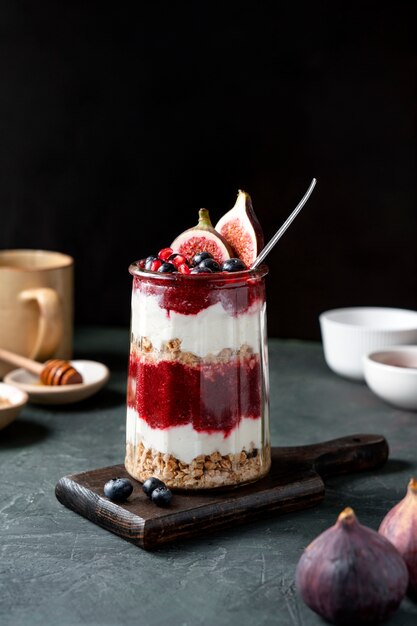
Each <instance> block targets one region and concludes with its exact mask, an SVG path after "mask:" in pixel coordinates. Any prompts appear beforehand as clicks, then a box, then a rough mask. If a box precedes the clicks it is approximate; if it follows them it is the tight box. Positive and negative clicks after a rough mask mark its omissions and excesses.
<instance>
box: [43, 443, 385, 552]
mask: <svg viewBox="0 0 417 626" xmlns="http://www.w3.org/2000/svg"><path fill="white" fill-rule="evenodd" d="M387 458H388V444H387V442H386V440H385V439H384V437H382V436H381V435H364V434H359V435H351V436H350V437H343V438H341V439H334V440H332V441H327V442H324V443H319V444H314V445H308V446H300V447H290V448H272V467H271V471H270V473H269V474H268V476H266V477H265V478H263V479H262V480H260V481H258V482H255V483H251V484H249V485H246V486H243V487H237V488H231V489H230V488H229V489H227V490H226V489H224V490H211V491H209V492H201V491H200V492H198V493H196V492H192V493H190V492H184V491H183V492H177V491H176V492H174V494H173V498H172V502H171V505H170V506H169V508H159V507H157V506H155V504H153V503H152V502H151V501H150V500H149V499H148V498H147V497H146V496H145V494H144V493H143V491H142V485H141V483H139V482H136V481H134V480H133V479H132V482H133V483H134V489H133V493H132V495H131V496H130V497H129V499H128V500H127V501H126V502H124V503H122V504H116V503H114V502H111V501H110V500H108V498H106V497H105V496H104V494H103V487H104V484H105V483H106V482H107V481H108V480H110V479H111V478H115V477H128V478H130V476H129V474H128V473H127V472H126V470H125V468H124V466H123V465H113V466H111V467H103V468H101V469H95V470H91V471H89V472H84V473H82V474H71V475H70V476H64V478H61V480H60V481H59V482H58V484H57V486H56V489H55V493H56V497H57V498H58V500H59V501H60V502H61V503H62V504H64V505H65V506H66V507H68V508H69V509H72V510H73V511H75V512H76V513H79V514H80V515H83V516H84V517H86V518H87V519H89V520H91V521H92V522H94V523H95V524H98V525H99V526H102V527H103V528H105V529H107V530H110V531H111V532H113V533H115V534H116V535H119V536H120V537H123V539H126V540H127V541H131V542H132V543H134V544H136V545H138V546H140V547H141V548H144V549H145V550H153V549H155V548H157V547H159V546H161V545H162V544H164V543H167V542H170V541H174V540H175V539H183V538H186V537H197V536H199V535H202V534H205V533H207V532H209V531H210V532H211V531H215V530H218V529H221V528H225V527H228V526H232V525H236V524H240V523H244V522H248V521H253V520H256V519H260V518H264V517H265V516H266V515H267V514H271V513H287V512H289V511H296V510H298V509H304V508H307V507H311V506H314V505H315V504H318V503H319V502H321V500H322V499H323V497H324V483H323V477H326V476H334V475H337V474H346V473H349V472H360V471H363V470H369V469H374V468H376V467H379V466H381V465H383V464H384V463H385V461H386V460H387Z"/></svg>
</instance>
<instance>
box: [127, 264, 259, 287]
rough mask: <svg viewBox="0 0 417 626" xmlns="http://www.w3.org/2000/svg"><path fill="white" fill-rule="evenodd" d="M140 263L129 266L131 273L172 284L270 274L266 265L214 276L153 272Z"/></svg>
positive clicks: (245, 278) (214, 281) (231, 280)
mask: <svg viewBox="0 0 417 626" xmlns="http://www.w3.org/2000/svg"><path fill="white" fill-rule="evenodd" d="M139 263H140V261H134V262H133V263H131V264H130V265H129V273H130V274H131V275H132V276H138V277H139V278H147V279H150V280H152V279H153V280H166V281H170V282H177V281H178V282H180V281H186V280H192V281H201V282H204V281H207V282H213V283H222V282H236V281H237V280H242V281H246V280H247V279H251V278H252V279H253V278H257V279H261V278H263V277H264V276H266V275H267V274H268V272H269V268H268V266H267V265H266V264H265V263H262V265H260V266H259V267H256V268H254V269H247V270H241V271H239V272H213V273H212V274H181V272H172V273H169V272H167V273H166V274H165V273H162V272H160V273H159V272H153V271H152V270H145V269H142V268H140V267H139V265H138V264H139Z"/></svg>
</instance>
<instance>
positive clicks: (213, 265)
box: [198, 259, 220, 272]
mask: <svg viewBox="0 0 417 626" xmlns="http://www.w3.org/2000/svg"><path fill="white" fill-rule="evenodd" d="M198 267H204V268H205V269H206V268H208V269H209V270H211V271H212V272H220V265H219V264H218V263H217V261H215V260H214V259H203V260H202V261H201V263H199V264H198Z"/></svg>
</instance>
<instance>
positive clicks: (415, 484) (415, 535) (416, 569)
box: [379, 478, 417, 597]
mask: <svg viewBox="0 0 417 626" xmlns="http://www.w3.org/2000/svg"><path fill="white" fill-rule="evenodd" d="M379 532H380V533H381V535H383V536H384V537H385V538H386V539H388V540H389V541H390V542H391V543H393V544H394V546H395V547H396V548H397V550H398V552H399V553H400V554H401V556H402V557H403V559H404V561H405V563H406V565H407V568H408V574H409V577H410V580H409V587H408V590H409V593H410V595H412V596H415V597H417V479H416V478H411V480H410V482H409V483H408V488H407V493H406V495H405V497H404V498H403V499H402V500H400V502H398V504H396V505H395V506H394V507H393V508H392V509H391V510H390V511H389V512H388V513H387V514H386V516H385V517H384V519H383V520H382V522H381V526H380V527H379Z"/></svg>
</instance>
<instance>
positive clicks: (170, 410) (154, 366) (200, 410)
mask: <svg viewBox="0 0 417 626" xmlns="http://www.w3.org/2000/svg"><path fill="white" fill-rule="evenodd" d="M134 381H135V382H134ZM135 383H136V384H135ZM128 388H129V390H131V391H130V392H129V394H128V405H129V406H130V407H131V408H134V409H135V410H136V411H137V413H138V415H139V416H140V417H141V418H142V419H144V420H145V421H146V423H147V424H148V425H149V426H151V427H152V428H159V429H167V428H171V427H172V426H181V425H185V424H190V423H191V424H192V425H193V428H194V429H195V430H196V431H198V432H204V433H208V434H211V433H214V432H218V431H223V433H224V436H225V437H227V436H228V435H229V434H230V433H231V432H232V431H233V430H234V429H235V428H236V427H237V426H238V425H239V423H240V421H241V419H242V417H249V418H252V419H258V418H260V417H261V414H262V401H261V398H262V393H261V372H260V358H259V355H254V354H251V355H250V356H248V357H246V358H245V359H238V358H236V359H231V360H230V361H228V362H225V363H204V362H203V363H201V364H199V365H198V366H197V367H189V366H188V365H185V364H184V363H180V362H178V361H163V360H162V361H158V362H149V361H147V360H146V359H144V358H143V357H140V356H134V355H131V358H130V364H129V384H128Z"/></svg>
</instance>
